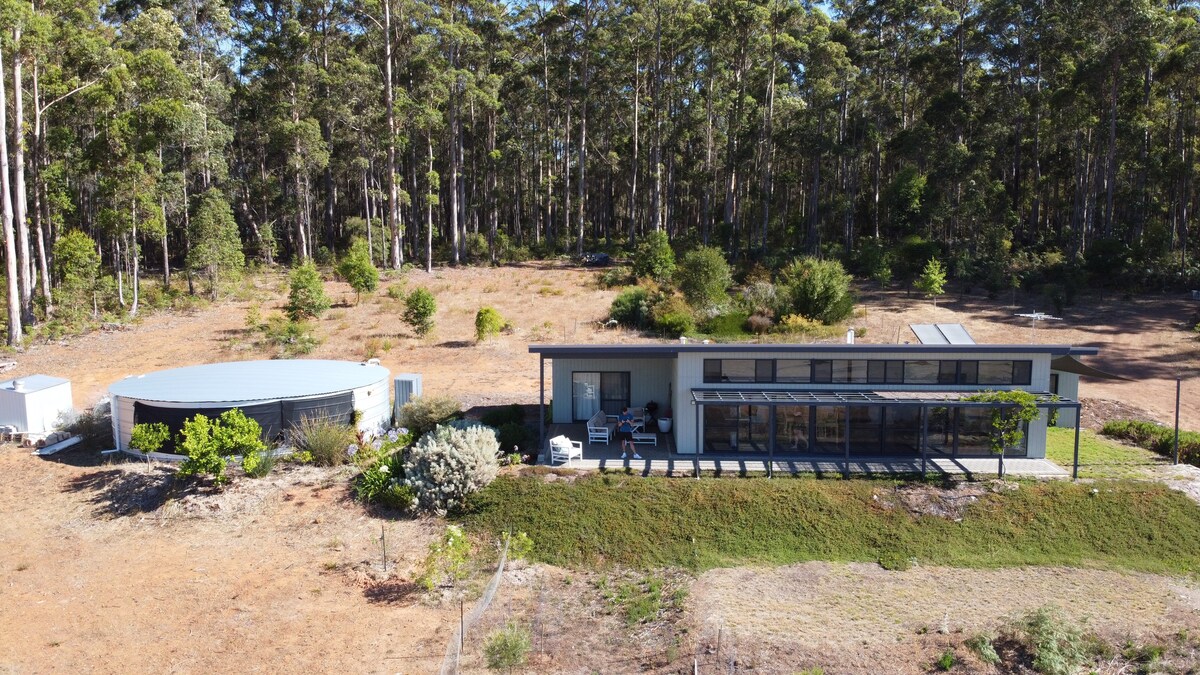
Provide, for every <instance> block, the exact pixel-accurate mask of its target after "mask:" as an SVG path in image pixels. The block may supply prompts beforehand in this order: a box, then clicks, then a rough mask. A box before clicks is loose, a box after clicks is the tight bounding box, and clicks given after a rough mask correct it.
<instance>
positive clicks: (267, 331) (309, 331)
mask: <svg viewBox="0 0 1200 675" xmlns="http://www.w3.org/2000/svg"><path fill="white" fill-rule="evenodd" d="M262 334H263V338H264V339H265V340H266V341H267V343H268V344H271V345H274V346H276V347H278V348H279V350H280V352H281V353H282V354H283V355H285V356H298V355H301V354H308V353H309V352H311V351H312V350H314V349H316V348H317V346H318V345H320V344H321V340H320V339H319V338H318V337H317V336H316V333H315V332H314V330H313V325H312V324H311V323H309V322H307V321H293V320H292V319H289V318H288V317H286V316H284V315H283V314H273V315H272V316H271V317H270V318H268V319H267V322H266V324H263V326H262Z"/></svg>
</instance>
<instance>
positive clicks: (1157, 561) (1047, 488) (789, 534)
mask: <svg viewBox="0 0 1200 675" xmlns="http://www.w3.org/2000/svg"><path fill="white" fill-rule="evenodd" d="M899 485H901V484H900V483H898V482H895V481H885V480H819V479H814V478H783V479H775V480H767V479H762V478H749V479H731V478H722V479H701V480H695V479H684V478H643V477H637V476H614V475H601V476H589V477H581V478H578V479H577V480H575V481H574V482H573V483H568V482H566V481H561V480H559V481H553V482H545V481H543V480H542V479H541V478H539V477H536V476H531V477H523V478H514V477H502V478H500V479H497V480H496V481H494V482H493V483H492V484H491V485H490V486H488V487H487V488H486V489H484V490H483V491H482V492H480V493H478V494H477V495H476V496H475V497H474V498H473V501H472V503H471V506H470V508H469V509H468V511H467V512H466V513H465V514H463V515H462V516H461V517H462V519H463V520H464V521H465V522H466V524H467V525H468V526H470V527H472V528H475V529H481V530H485V531H491V532H494V533H497V534H498V533H500V532H502V531H505V530H508V529H509V528H511V529H512V531H514V532H515V531H524V532H526V533H528V534H529V536H530V537H532V539H533V542H534V549H535V550H534V555H535V556H536V557H538V558H540V559H542V560H544V561H546V562H550V563H553V564H557V565H564V566H594V565H605V564H609V563H616V564H621V565H625V566H631V567H638V568H649V567H658V566H679V567H684V568H688V569H692V570H703V569H708V568H712V567H723V566H731V565H741V564H753V563H769V564H787V563H792V562H801V561H806V560H831V561H879V560H881V559H882V560H887V561H895V560H906V559H909V558H915V559H916V560H917V561H918V562H919V563H921V564H933V565H950V566H956V567H1004V566H1016V565H1072V566H1097V567H1112V568H1121V569H1131V570H1142V571H1148V572H1167V573H1196V572H1198V571H1200V528H1197V527H1195V524H1196V523H1197V522H1200V505H1197V504H1196V503H1194V502H1192V501H1191V500H1189V499H1188V498H1187V497H1186V496H1184V495H1182V494H1180V493H1178V492H1175V491H1173V490H1170V489H1168V488H1165V487H1162V486H1160V485H1156V484H1151V483H1140V482H1132V481H1124V482H1111V481H1104V482H1097V483H1092V484H1072V483H1068V482H1060V481H1052V482H1045V483H1034V482H1023V483H1019V488H1018V489H1015V490H1012V491H1007V492H1004V493H1002V494H990V493H989V494H987V495H985V496H984V497H982V498H980V499H979V500H978V501H976V502H974V503H973V504H971V505H970V506H969V507H967V509H966V511H965V513H964V516H963V518H962V520H961V521H958V522H956V521H955V520H952V519H947V518H941V517H935V516H920V517H917V516H914V515H912V514H911V513H910V512H909V511H907V510H906V509H904V508H902V507H900V508H889V507H887V506H885V504H886V503H887V502H888V501H889V499H888V498H889V497H890V496H891V494H892V491H893V490H894V489H895V488H896V487H897V486H899ZM1093 489H1094V490H1096V492H1093Z"/></svg>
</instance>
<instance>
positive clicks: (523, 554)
mask: <svg viewBox="0 0 1200 675" xmlns="http://www.w3.org/2000/svg"><path fill="white" fill-rule="evenodd" d="M501 538H502V539H503V540H504V541H505V542H507V543H508V559H509V560H531V559H532V558H531V557H530V556H532V555H533V539H531V538H530V537H529V535H528V534H525V533H524V532H517V533H516V535H512V534H509V533H508V532H505V533H504V534H503V535H502V537H501Z"/></svg>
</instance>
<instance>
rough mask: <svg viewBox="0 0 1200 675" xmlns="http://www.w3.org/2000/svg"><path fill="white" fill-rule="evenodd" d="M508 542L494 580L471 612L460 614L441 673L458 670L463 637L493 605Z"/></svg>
mask: <svg viewBox="0 0 1200 675" xmlns="http://www.w3.org/2000/svg"><path fill="white" fill-rule="evenodd" d="M508 543H509V540H508V539H506V540H505V541H504V549H503V550H501V551H500V562H499V564H497V565H496V573H495V574H493V575H492V580H491V581H489V582H488V585H487V588H486V589H484V591H483V595H482V596H480V598H479V602H477V603H475V607H473V608H472V609H471V613H470V614H468V615H466V616H463V615H461V614H460V615H459V622H458V629H457V630H455V631H454V635H453V636H451V638H450V643H449V644H447V645H446V656H445V658H444V659H442V669H441V670H440V671H439V672H440V673H441V675H452V674H453V673H457V672H458V663H459V661H460V660H461V659H462V648H463V637H464V636H465V635H466V632H467V631H468V630H470V629H471V628H472V627H473V626H474V625H475V624H477V623H479V620H480V619H481V618H483V613H484V612H486V611H487V609H488V607H490V606H491V604H492V600H493V599H494V598H495V597H496V591H497V590H498V589H499V588H500V580H501V578H502V577H503V576H504V564H505V563H506V562H508Z"/></svg>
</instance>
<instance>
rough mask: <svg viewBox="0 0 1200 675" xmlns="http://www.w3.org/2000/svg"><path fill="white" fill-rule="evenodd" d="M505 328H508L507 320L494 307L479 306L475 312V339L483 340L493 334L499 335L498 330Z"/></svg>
mask: <svg viewBox="0 0 1200 675" xmlns="http://www.w3.org/2000/svg"><path fill="white" fill-rule="evenodd" d="M505 328H508V322H507V321H505V320H504V317H502V316H500V312H497V311H496V310H495V309H493V308H491V307H481V308H480V309H479V311H478V312H476V313H475V339H476V340H478V341H479V342H483V341H484V340H486V339H488V338H489V337H492V336H494V335H499V334H500V331H502V330H504V329H505Z"/></svg>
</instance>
